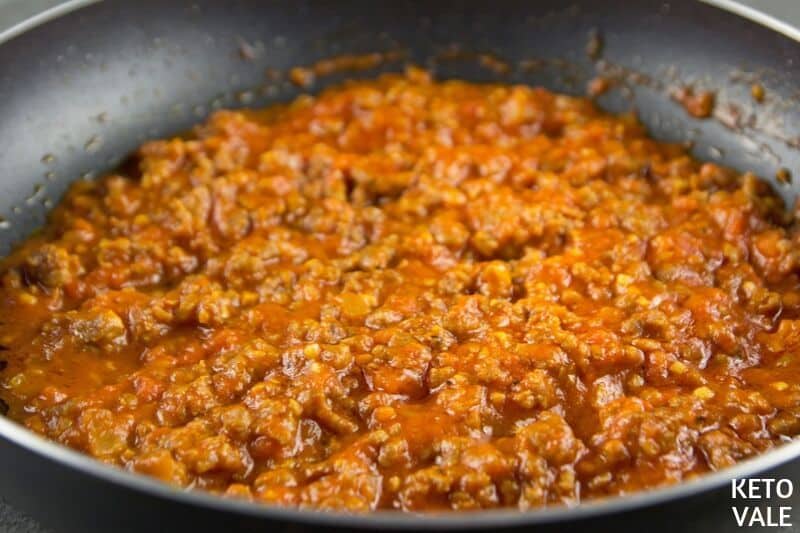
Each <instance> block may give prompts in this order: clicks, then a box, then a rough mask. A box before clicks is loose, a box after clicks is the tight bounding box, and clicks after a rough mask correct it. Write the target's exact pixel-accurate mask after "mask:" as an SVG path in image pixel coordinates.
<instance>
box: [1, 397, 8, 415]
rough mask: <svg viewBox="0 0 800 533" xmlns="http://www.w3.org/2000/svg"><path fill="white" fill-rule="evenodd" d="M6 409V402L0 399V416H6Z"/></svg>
mask: <svg viewBox="0 0 800 533" xmlns="http://www.w3.org/2000/svg"><path fill="white" fill-rule="evenodd" d="M8 409H9V407H8V404H7V403H6V402H5V401H4V400H2V399H0V416H6V415H7V414H8Z"/></svg>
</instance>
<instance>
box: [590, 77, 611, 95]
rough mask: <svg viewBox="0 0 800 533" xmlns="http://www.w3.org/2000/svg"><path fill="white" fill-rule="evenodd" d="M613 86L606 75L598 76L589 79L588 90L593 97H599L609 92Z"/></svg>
mask: <svg viewBox="0 0 800 533" xmlns="http://www.w3.org/2000/svg"><path fill="white" fill-rule="evenodd" d="M610 88H611V82H610V81H609V79H608V78H606V77H605V76H596V77H594V78H592V79H591V80H589V85H588V87H587V92H588V93H589V96H590V97H591V98H597V97H598V96H602V95H603V94H605V93H607V92H608V90H609V89H610Z"/></svg>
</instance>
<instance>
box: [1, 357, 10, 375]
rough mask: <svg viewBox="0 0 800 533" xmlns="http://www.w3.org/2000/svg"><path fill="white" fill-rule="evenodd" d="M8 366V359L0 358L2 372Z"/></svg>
mask: <svg viewBox="0 0 800 533" xmlns="http://www.w3.org/2000/svg"><path fill="white" fill-rule="evenodd" d="M6 368H8V361H5V360H3V359H0V372H2V371H3V370H5V369H6Z"/></svg>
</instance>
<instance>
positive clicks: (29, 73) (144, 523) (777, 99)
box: [0, 0, 800, 532]
mask: <svg viewBox="0 0 800 533" xmlns="http://www.w3.org/2000/svg"><path fill="white" fill-rule="evenodd" d="M0 39H2V41H3V42H2V44H1V45H0V117H2V120H0V215H2V217H3V218H2V219H0V252H2V253H7V252H8V250H9V249H10V248H11V247H12V246H13V245H14V243H16V242H19V241H20V240H21V239H23V238H24V237H25V236H27V235H28V234H30V232H31V231H33V230H34V229H35V228H36V227H37V226H39V225H41V224H42V223H43V221H44V218H45V215H46V213H47V211H48V209H49V208H50V207H51V206H52V205H53V203H54V202H56V201H58V198H59V197H60V195H61V194H62V193H63V192H64V190H65V189H66V187H67V186H68V185H69V183H70V182H71V181H73V180H75V179H79V178H81V177H83V178H90V177H91V176H93V175H96V174H98V173H101V172H104V171H107V170H109V169H111V168H113V167H115V166H117V165H119V164H120V163H122V162H123V161H124V158H125V156H126V154H128V153H129V152H130V151H131V150H133V149H135V148H136V147H137V146H138V145H139V144H141V143H142V142H143V141H144V140H146V139H148V138H154V137H160V136H165V135H170V134H175V133H179V132H181V131H184V130H186V129H187V128H189V127H190V126H191V125H192V124H194V123H197V122H199V121H201V120H202V119H203V117H205V116H206V115H207V114H208V113H210V112H212V111H213V110H214V109H216V108H219V107H241V106H261V105H265V104H267V103H269V102H274V101H283V100H287V99H290V98H292V97H293V96H295V95H296V94H298V91H299V90H300V89H298V88H297V87H295V86H294V85H292V84H291V83H288V82H285V81H283V80H279V79H278V80H276V79H275V76H274V75H273V74H272V73H274V72H276V71H286V70H287V69H288V68H290V67H293V66H297V65H310V64H313V63H315V62H316V61H318V60H320V59H323V58H328V57H331V56H336V55H341V54H364V53H371V52H398V53H397V54H394V53H393V54H390V55H391V56H392V57H394V56H395V55H397V56H402V57H403V59H402V60H397V61H386V62H384V63H382V64H381V65H380V66H378V67H376V68H375V69H372V70H368V71H359V72H340V73H337V74H334V75H332V76H327V77H324V78H321V79H319V80H318V81H317V83H316V85H315V86H314V87H312V88H310V89H309V90H312V91H313V90H318V89H319V88H321V87H323V86H324V85H326V84H329V83H333V82H336V81H338V80H341V79H342V78H345V77H367V76H374V75H375V74H376V73H377V72H378V71H381V70H384V71H385V70H400V69H402V68H403V64H404V63H405V62H413V63H416V64H420V65H423V66H427V67H430V68H432V69H433V70H434V72H435V74H436V75H437V77H440V78H454V77H455V78H463V79H469V80H478V81H480V80H494V79H498V78H499V79H501V80H503V81H505V82H521V83H528V84H533V85H542V86H545V87H547V88H549V89H552V90H556V91H561V92H567V93H572V94H585V91H586V87H587V84H589V82H590V80H592V79H594V78H595V77H597V76H600V77H602V78H603V79H605V80H608V81H610V85H611V90H610V91H608V92H607V93H605V94H603V95H602V96H599V99H598V101H599V103H600V104H601V105H602V106H603V107H605V108H607V109H610V110H613V111H627V110H633V111H635V112H637V113H638V114H639V116H640V117H641V119H642V120H643V122H644V123H645V124H646V125H647V127H648V128H649V129H650V131H651V132H652V133H653V135H654V136H655V137H657V138H660V139H667V140H672V141H680V142H687V143H691V145H692V147H693V150H694V153H695V154H696V155H697V156H698V157H700V158H703V159H708V160H714V161H718V162H721V163H723V164H725V165H729V166H732V167H735V168H737V169H740V170H750V171H753V172H755V173H757V174H758V175H760V176H762V177H764V178H765V179H767V180H769V181H770V182H771V183H772V185H773V186H774V188H775V190H776V191H777V192H778V193H779V194H780V195H781V196H782V197H783V198H784V199H785V200H786V202H787V203H792V202H794V200H795V196H796V195H797V192H798V190H800V189H799V187H800V185H798V184H793V183H792V181H791V179H788V178H790V177H791V173H792V171H793V170H795V171H796V172H795V173H797V172H800V32H798V31H796V30H794V29H792V28H790V27H787V26H784V25H781V24H780V23H777V22H776V21H773V20H771V19H769V18H767V17H764V16H761V15H759V14H757V13H755V12H751V11H748V10H747V9H745V8H742V7H740V6H738V5H736V4H734V3H731V2H728V1H726V0H716V1H713V2H709V3H701V2H696V1H690V0H675V1H671V2H664V1H655V0H637V1H634V2H632V1H626V0H576V1H574V2H573V3H566V2H563V1H560V0H539V1H530V0H528V1H524V0H494V1H485V0H482V1H479V0H467V1H461V2H455V1H436V2H422V1H417V2H415V1H394V2H373V1H369V0H342V1H337V2H332V1H323V0H311V1H297V0H276V1H258V0H227V1H224V2H223V1H219V0H194V1H189V0H174V1H164V0H118V1H105V2H99V3H94V2H87V1H74V2H68V3H66V4H63V5H62V6H60V7H59V8H56V9H55V10H52V11H49V12H45V13H44V14H42V15H39V16H37V17H35V18H34V19H31V20H28V21H26V22H24V23H22V24H21V25H19V26H16V27H14V28H12V29H10V30H8V31H6V33H4V34H2V35H0ZM480 58H483V60H481V59H480ZM486 58H492V59H491V60H486ZM686 87H692V88H693V89H695V90H704V91H713V94H714V96H715V106H714V111H713V113H712V115H711V116H710V117H707V118H705V119H703V120H699V119H697V118H694V117H692V116H691V115H690V114H689V113H687V111H686V109H684V107H683V106H681V105H680V104H679V103H678V102H676V95H677V94H679V93H680V91H681V89H685V88H686ZM755 87H758V88H755ZM754 93H755V96H758V98H754ZM761 96H763V98H761ZM756 100H763V102H761V103H759V102H757V101H756ZM779 178H780V179H779ZM798 178H800V175H798ZM798 457H800V442H792V443H787V444H786V445H784V446H783V447H781V448H778V449H776V450H774V451H771V452H769V453H766V454H764V455H761V456H759V457H756V458H755V459H753V460H750V461H747V462H744V463H740V464H739V465H737V466H736V467H734V468H731V469H728V470H725V471H720V472H716V473H714V474H711V475H708V476H705V477H703V478H701V479H699V480H697V481H693V482H689V483H686V484H682V485H679V486H675V487H670V488H666V489H663V490H656V491H651V492H648V493H641V494H633V495H630V496H628V497H623V498H615V499H609V500H607V501H596V502H590V503H587V504H584V505H581V506H578V507H575V508H549V509H543V510H536V511H531V512H526V513H519V512H514V511H499V512H484V513H478V514H440V515H408V514H405V515H404V514H398V513H375V514H369V515H359V516H356V515H342V514H335V513H320V512H312V511H305V510H292V509H278V508H272V507H267V506H263V505H261V506H260V505H256V504H249V503H244V502H236V501H229V500H223V499H220V498H216V497H213V496H209V495H206V494H202V493H198V492H183V491H179V490H177V489H173V488H170V487H167V486H165V485H162V484H159V483H157V482H155V481H152V480H149V479H146V478H143V477H139V476H134V475H132V474H128V473H125V472H122V471H119V470H115V469H112V468H109V467H106V466H103V465H101V464H99V463H96V462H94V461H93V460H91V459H89V458H87V457H84V456H82V455H79V454H77V453H75V452H72V451H70V450H67V449H64V448H61V447H59V446H57V445H54V444H51V443H48V442H45V441H44V440H42V439H41V438H39V437H38V436H35V435H34V434H32V433H30V432H28V431H26V430H24V429H22V428H21V427H19V426H17V425H16V424H14V423H12V422H10V421H8V420H6V419H3V418H2V417H0V495H2V497H4V498H6V499H7V500H9V501H10V502H11V503H12V504H14V505H16V506H18V507H19V508H21V509H23V510H25V511H27V512H28V513H29V514H31V515H32V516H34V517H35V518H37V519H38V520H40V521H41V522H42V523H43V524H45V525H46V526H49V527H52V528H53V530H54V531H56V532H60V531H78V532H82V531H91V530H97V531H170V532H173V531H225V532H228V531H231V532H232V531H307V530H313V529H317V528H334V529H341V530H352V529H353V528H367V529H405V530H454V529H476V528H482V529H486V530H489V531H497V530H503V529H528V530H536V531H551V530H552V531H573V530H574V531H579V530H585V529H587V528H592V530H594V531H606V530H611V529H614V530H615V531H625V530H628V529H630V530H631V531H633V530H644V531H666V530H672V531H675V530H681V529H684V528H685V529H686V530H693V531H706V530H707V531H712V530H719V531H730V530H733V529H734V528H735V522H734V518H733V514H732V513H731V505H732V501H731V498H730V494H731V488H730V481H731V479H732V478H734V477H736V478H741V477H752V476H756V477H781V478H789V479H791V480H794V481H795V485H797V480H800V460H798V459H797V458H798ZM798 491H800V486H795V496H794V497H793V499H790V500H789V501H787V502H785V505H792V504H794V508H795V509H796V510H797V511H796V512H800V505H797V504H798V503H800V499H798V497H797V495H796V494H797V492H798ZM795 520H796V521H800V517H796V518H795Z"/></svg>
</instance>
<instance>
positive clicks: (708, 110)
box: [672, 86, 716, 118]
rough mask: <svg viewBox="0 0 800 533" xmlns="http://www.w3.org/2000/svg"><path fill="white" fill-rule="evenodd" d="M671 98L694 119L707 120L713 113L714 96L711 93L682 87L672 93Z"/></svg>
mask: <svg viewBox="0 0 800 533" xmlns="http://www.w3.org/2000/svg"><path fill="white" fill-rule="evenodd" d="M672 98H673V99H674V100H676V101H677V102H679V103H680V104H681V105H682V106H683V108H684V109H686V112H687V113H689V114H690V115H692V116H693V117H695V118H708V117H710V116H711V114H712V113H713V112H714V101H715V99H716V95H715V93H714V92H713V91H706V90H701V91H696V90H695V89H694V88H693V87H691V86H683V87H679V88H677V89H675V90H673V91H672Z"/></svg>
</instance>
